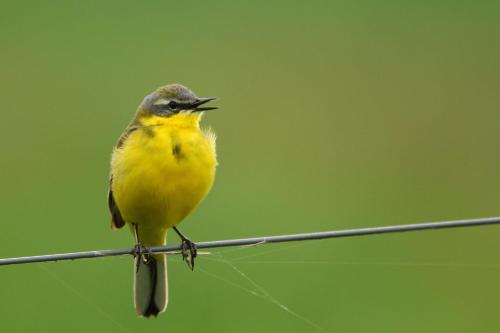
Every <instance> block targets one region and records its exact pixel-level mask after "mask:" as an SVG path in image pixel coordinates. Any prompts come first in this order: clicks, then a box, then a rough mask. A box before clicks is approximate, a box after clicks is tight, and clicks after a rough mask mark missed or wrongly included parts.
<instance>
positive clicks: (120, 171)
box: [108, 84, 217, 317]
mask: <svg viewBox="0 0 500 333" xmlns="http://www.w3.org/2000/svg"><path fill="white" fill-rule="evenodd" d="M214 99H215V98H199V97H197V96H196V95H195V94H194V93H193V92H192V91H190V90H189V89H188V88H186V87H184V86H182V85H180V84H170V85H167V86H164V87H160V88H158V89H157V90H156V91H155V92H153V93H151V94H149V95H148V96H146V97H145V98H144V100H143V101H142V103H141V104H140V105H139V108H138V110H137V112H136V114H135V117H134V118H133V120H132V122H131V123H130V124H129V126H128V127H127V128H126V130H125V132H124V133H123V134H122V135H121V137H120V139H119V140H118V144H117V145H116V147H115V148H114V150H113V155H112V158H111V178H110V186H109V195H108V205H109V209H110V213H111V217H112V226H113V228H121V227H123V226H124V225H125V224H128V226H129V227H130V229H131V231H132V233H133V235H134V239H135V242H136V247H135V249H136V256H135V262H134V304H135V309H136V312H137V314H138V315H140V316H144V317H150V316H157V315H158V314H159V313H161V312H163V311H165V308H166V307H167V302H168V287H167V258H166V255H164V254H151V253H150V252H149V249H148V248H149V247H150V246H161V245H165V244H166V236H167V230H168V229H169V228H173V229H174V230H175V231H176V232H177V234H178V235H179V236H180V237H181V239H182V248H183V259H184V260H185V261H186V262H187V263H188V265H189V266H190V267H191V269H193V267H194V258H195V257H196V247H195V245H194V243H193V242H191V241H190V240H189V239H188V238H186V237H185V236H184V235H183V234H182V233H181V232H180V231H179V230H178V229H177V228H176V226H177V224H179V223H180V222H181V221H182V220H183V219H184V218H185V217H186V216H187V215H188V214H189V213H190V212H191V211H192V210H193V209H194V208H195V207H196V206H197V205H198V204H199V203H200V202H201V201H202V200H203V199H204V197H205V196H206V195H207V193H208V191H209V190H210V188H211V187H212V184H213V181H214V177H215V168H216V165H217V161H216V154H215V134H214V133H213V132H212V131H211V130H210V129H208V130H202V129H200V119H201V116H202V114H203V112H204V111H208V110H213V109H217V107H213V106H212V107H210V106H202V105H203V104H205V103H207V102H209V101H212V100H214Z"/></svg>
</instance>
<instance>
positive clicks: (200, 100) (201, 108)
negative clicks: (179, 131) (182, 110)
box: [191, 97, 219, 112]
mask: <svg viewBox="0 0 500 333" xmlns="http://www.w3.org/2000/svg"><path fill="white" fill-rule="evenodd" d="M215 98H216V97H209V98H198V100H197V101H196V102H194V103H193V104H191V108H192V110H193V112H200V111H208V110H215V109H218V108H219V107H218V106H200V105H203V104H205V103H208V102H210V101H213V100H214V99H215Z"/></svg>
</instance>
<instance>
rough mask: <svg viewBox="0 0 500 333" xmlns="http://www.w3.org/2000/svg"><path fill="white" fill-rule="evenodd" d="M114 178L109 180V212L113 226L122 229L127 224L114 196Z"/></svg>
mask: <svg viewBox="0 0 500 333" xmlns="http://www.w3.org/2000/svg"><path fill="white" fill-rule="evenodd" d="M112 181H113V179H111V180H110V181H109V191H108V207H109V212H110V213H111V227H112V228H113V229H120V228H121V227H123V226H124V225H125V220H124V219H123V217H122V214H121V213H120V209H118V206H117V205H116V202H115V198H114V197H113V191H112V190H111V182H112Z"/></svg>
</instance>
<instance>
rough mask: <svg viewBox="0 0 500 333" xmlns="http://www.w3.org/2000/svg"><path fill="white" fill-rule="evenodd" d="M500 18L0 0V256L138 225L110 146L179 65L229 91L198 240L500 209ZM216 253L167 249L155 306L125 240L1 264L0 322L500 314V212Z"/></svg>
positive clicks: (84, 327) (406, 325)
mask: <svg viewBox="0 0 500 333" xmlns="http://www.w3.org/2000/svg"><path fill="white" fill-rule="evenodd" d="M499 22H500V3H499V2H498V1H461V2H456V1H439V2H414V1H387V2H384V3H381V2H377V1H355V2H353V1H308V2H302V3H292V2H290V1H282V2H269V1H252V2H236V1H221V2H208V1H205V2H203V1H198V2H193V1H182V2H181V1H171V2H169V1H148V2H145V1H144V2H139V1H106V2H103V1H74V0H73V1H50V2H38V1H2V4H1V10H0V25H1V29H0V47H1V53H0V73H1V79H0V110H1V111H0V112H1V115H2V121H1V122H0V135H1V140H0V149H1V152H2V155H1V157H0V183H1V190H0V199H1V200H0V202H1V204H0V208H1V220H2V231H1V232H0V243H1V244H2V245H1V249H0V257H11V256H22V255H35V254H46V253H58V252H71V251H83V250H93V249H106V248H125V247H129V246H131V245H132V238H131V236H130V235H129V233H128V231H125V230H124V231H117V232H112V231H111V230H110V221H109V220H110V219H109V216H108V211H107V206H106V194H107V185H108V184H107V183H108V163H109V156H110V152H111V149H112V147H113V145H114V144H115V142H116V139H117V138H118V136H119V135H120V133H121V131H122V130H123V129H124V127H125V126H126V125H127V123H128V121H129V120H130V118H131V117H132V115H133V113H134V111H135V108H136V107H137V105H138V104H139V103H140V102H141V100H142V98H143V97H144V96H145V95H146V94H148V93H149V92H151V91H152V90H154V89H156V88H157V87H158V86H160V85H164V84H167V83H172V82H179V83H182V84H185V85H187V86H188V87H190V88H192V89H193V90H194V91H195V92H196V93H197V94H198V95H200V96H213V95H215V96H218V97H219V101H218V105H220V106H221V109H220V110H218V111H214V112H211V113H210V114H207V115H206V116H205V117H204V124H205V125H210V126H211V127H213V128H214V129H215V131H216V132H217V134H218V154H219V162H220V166H219V169H218V175H217V180H216V184H215V186H214V188H213V190H212V192H211V193H210V195H209V197H208V198H207V199H206V201H205V202H204V203H203V204H202V205H201V206H200V207H199V209H198V210H197V211H196V212H195V213H194V214H192V215H191V216H190V217H189V218H188V219H187V220H186V221H185V222H184V224H183V225H182V230H183V231H184V232H185V233H187V234H188V235H189V236H190V237H191V238H192V239H194V240H196V241H204V240H215V239H229V238H242V237H252V236H260V235H273V234H286V233H299V232H309V231H322V230H333V229H344V228H358V227H368V226H381V225H390V224H404V223H415V222H425V221H437V220H448V219H462V218H473V217H485V216H495V215H500V190H499V189H500V187H499V185H500V183H499V180H500V179H499V175H500V156H499V149H498V148H499V132H500V112H499V111H500V94H499V91H500V90H499V88H500V63H499V59H500V23H499ZM174 236H175V235H169V242H170V243H174V242H177V241H178V240H177V238H176V237H174ZM213 253H214V255H212V256H204V257H202V258H200V259H199V260H198V263H197V266H198V269H197V270H196V271H195V272H194V273H193V272H191V271H189V270H188V268H187V267H186V266H185V264H184V263H182V262H180V261H179V258H178V257H175V258H174V257H171V260H170V264H169V282H170V303H169V308H168V309H167V312H166V313H165V314H164V315H162V316H161V317H159V318H157V319H153V320H145V319H140V318H137V317H136V315H135V312H134V309H133V303H132V261H131V259H130V258H128V257H120V258H118V257H117V258H105V259H97V260H80V261H74V262H60V263H44V264H32V265H19V266H5V267H0V285H1V287H0V313H1V314H2V331H5V332H180V331H184V332H193V331H200V332H234V331H236V332H277V331H278V332H281V331H286V332H321V331H326V332H498V327H499V325H500V317H498V306H499V303H500V287H499V284H498V281H499V279H500V259H499V258H500V229H498V228H497V227H482V228H475V229H460V230H446V231H428V232H420V233H411V234H393V235H381V236H373V237H366V238H348V239H347V238H346V239H336V240H325V241H316V242H302V243H300V244H277V245H268V246H262V247H253V248H243V249H237V248H231V249H224V250H214V251H213ZM259 295H260V296H259ZM286 308H288V309H289V311H287V310H286Z"/></svg>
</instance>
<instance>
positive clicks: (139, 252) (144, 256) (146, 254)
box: [133, 243, 153, 264]
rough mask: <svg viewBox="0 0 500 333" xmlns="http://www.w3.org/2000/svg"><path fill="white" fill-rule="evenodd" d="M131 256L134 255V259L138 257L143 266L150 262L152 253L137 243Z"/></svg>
mask: <svg viewBox="0 0 500 333" xmlns="http://www.w3.org/2000/svg"><path fill="white" fill-rule="evenodd" d="M133 254H134V257H137V256H139V257H140V258H141V260H142V261H143V262H144V263H145V264H147V263H149V261H150V260H151V258H152V255H153V252H151V249H150V248H149V247H148V246H146V245H144V244H142V243H137V244H135V246H134V252H133Z"/></svg>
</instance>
